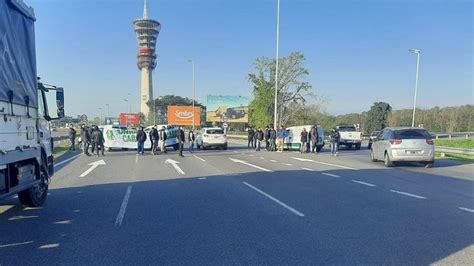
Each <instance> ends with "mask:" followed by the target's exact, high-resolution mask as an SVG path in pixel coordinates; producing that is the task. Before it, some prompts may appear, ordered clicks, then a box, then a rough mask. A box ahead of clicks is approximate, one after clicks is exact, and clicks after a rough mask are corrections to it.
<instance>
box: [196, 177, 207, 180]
mask: <svg viewBox="0 0 474 266" xmlns="http://www.w3.org/2000/svg"><path fill="white" fill-rule="evenodd" d="M198 179H199V180H206V179H207V178H206V177H198Z"/></svg>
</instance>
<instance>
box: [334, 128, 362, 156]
mask: <svg viewBox="0 0 474 266" xmlns="http://www.w3.org/2000/svg"><path fill="white" fill-rule="evenodd" d="M336 128H337V130H338V131H339V134H340V135H341V138H340V139H339V145H344V146H345V147H346V148H348V149H352V146H355V149H356V150H360V145H361V144H362V132H359V131H357V128H356V127H355V126H353V125H348V126H347V125H344V126H337V127H336Z"/></svg>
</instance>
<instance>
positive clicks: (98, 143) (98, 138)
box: [92, 126, 105, 157]
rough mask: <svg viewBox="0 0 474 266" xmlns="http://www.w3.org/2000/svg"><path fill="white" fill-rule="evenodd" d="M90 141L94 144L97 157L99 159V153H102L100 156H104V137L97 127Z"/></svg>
mask: <svg viewBox="0 0 474 266" xmlns="http://www.w3.org/2000/svg"><path fill="white" fill-rule="evenodd" d="M92 141H93V142H94V143H95V148H96V153H97V157H99V151H102V156H105V154H104V136H103V135H102V131H100V129H99V127H98V126H95V128H94V132H93V133H92Z"/></svg>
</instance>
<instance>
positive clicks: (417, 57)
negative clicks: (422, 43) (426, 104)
mask: <svg viewBox="0 0 474 266" xmlns="http://www.w3.org/2000/svg"><path fill="white" fill-rule="evenodd" d="M408 51H409V52H411V53H414V54H416V78H415V97H414V99H413V117H412V119H411V127H415V112H416V96H417V94H418V77H419V71H420V53H421V51H420V50H419V49H408Z"/></svg>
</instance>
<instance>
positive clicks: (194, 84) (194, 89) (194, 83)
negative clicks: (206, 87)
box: [188, 59, 196, 131]
mask: <svg viewBox="0 0 474 266" xmlns="http://www.w3.org/2000/svg"><path fill="white" fill-rule="evenodd" d="M188 62H190V63H191V64H192V65H193V131H194V128H195V126H196V119H195V111H194V102H195V101H196V82H195V73H194V60H193V59H189V60H188Z"/></svg>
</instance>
